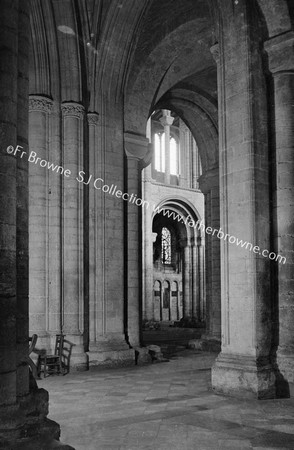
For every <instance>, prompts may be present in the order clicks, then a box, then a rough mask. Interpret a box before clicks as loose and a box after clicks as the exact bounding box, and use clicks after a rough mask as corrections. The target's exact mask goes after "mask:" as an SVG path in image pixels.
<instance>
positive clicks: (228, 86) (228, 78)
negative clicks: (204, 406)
mask: <svg viewBox="0 0 294 450" xmlns="http://www.w3.org/2000/svg"><path fill="white" fill-rule="evenodd" d="M222 14H223V21H224V26H223V31H222V33H223V34H222V35H221V42H220V57H219V61H218V64H217V66H218V92H219V102H218V104H219V136H220V140H219V143H220V180H221V184H220V196H221V228H222V231H223V232H224V233H225V234H230V236H233V237H235V238H239V239H242V240H243V241H247V242H249V243H251V244H252V245H253V246H257V245H258V246H259V247H260V248H261V249H269V245H270V230H269V181H268V180H269V176H268V142H267V134H268V130H267V126H266V124H267V104H266V90H265V80H264V76H263V68H262V61H261V54H260V42H259V33H260V27H259V24H258V23H257V20H256V19H257V18H256V16H255V15H254V11H253V10H252V8H251V5H249V3H248V2H246V1H245V0H239V2H238V4H236V5H234V8H233V9H232V8H231V4H229V3H227V4H225V5H224V8H223V10H222ZM224 55H225V58H224ZM228 239H229V238H227V239H226V240H224V239H222V240H221V245H222V248H221V250H222V252H221V268H222V351H221V353H220V355H219V356H218V358H217V360H216V363H215V365H214V367H213V369H212V387H213V389H214V390H215V391H216V392H219V393H224V394H229V395H235V396H242V397H244V396H253V397H255V398H256V397H257V398H272V397H274V396H275V394H276V393H275V390H276V388H275V383H276V379H275V373H274V369H273V366H272V364H271V348H272V312H271V309H272V308H271V291H270V261H269V259H266V258H264V257H263V256H262V255H261V254H260V253H259V252H256V251H255V252H254V251H249V249H248V250H246V249H243V248H240V247H239V246H237V245H236V244H234V239H231V240H230V241H229V240H228Z"/></svg>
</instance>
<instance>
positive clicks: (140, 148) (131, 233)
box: [124, 133, 150, 347]
mask: <svg viewBox="0 0 294 450" xmlns="http://www.w3.org/2000/svg"><path fill="white" fill-rule="evenodd" d="M124 138H125V153H126V158H127V192H128V195H129V201H127V202H126V209H127V235H126V240H127V255H128V259H127V310H128V317H127V321H128V325H127V333H128V339H129V343H130V344H131V345H132V346H133V347H135V346H138V345H139V344H140V335H139V330H140V320H142V314H141V308H142V282H141V280H142V259H141V258H142V256H141V255H142V250H141V247H142V241H141V238H140V236H141V226H142V219H141V218H142V208H146V209H147V210H148V209H149V208H150V205H149V203H148V202H146V201H143V200H142V193H141V169H142V167H140V161H142V160H143V159H144V158H145V156H146V154H147V153H148V145H149V140H148V139H146V138H144V137H142V136H139V135H134V134H130V133H125V136H124ZM132 197H133V199H135V200H134V201H132V200H131V199H132Z"/></svg>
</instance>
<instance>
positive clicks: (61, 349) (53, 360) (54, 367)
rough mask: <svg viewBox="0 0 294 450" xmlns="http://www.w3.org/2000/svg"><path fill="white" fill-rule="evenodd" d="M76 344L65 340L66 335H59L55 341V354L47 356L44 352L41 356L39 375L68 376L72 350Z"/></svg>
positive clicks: (39, 359)
mask: <svg viewBox="0 0 294 450" xmlns="http://www.w3.org/2000/svg"><path fill="white" fill-rule="evenodd" d="M73 345H74V344H72V343H71V342H70V341H67V340H66V339H65V335H63V334H57V335H56V341H55V351H54V354H47V353H46V351H44V350H43V354H39V358H38V375H39V376H40V374H41V372H42V371H43V373H44V378H46V377H47V375H52V374H57V375H60V374H62V375H66V374H67V373H68V372H69V365H70V356H71V349H72V347H73Z"/></svg>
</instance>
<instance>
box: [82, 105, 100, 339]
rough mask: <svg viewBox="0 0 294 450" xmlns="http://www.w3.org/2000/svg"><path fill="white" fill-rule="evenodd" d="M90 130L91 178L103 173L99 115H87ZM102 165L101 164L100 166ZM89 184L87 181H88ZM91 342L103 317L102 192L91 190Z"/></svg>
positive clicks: (93, 113) (92, 113)
mask: <svg viewBox="0 0 294 450" xmlns="http://www.w3.org/2000/svg"><path fill="white" fill-rule="evenodd" d="M87 120H88V130H89V174H88V175H89V176H90V175H91V174H92V172H93V174H94V173H95V174H97V175H98V174H100V173H101V161H100V159H101V151H99V149H98V148H97V140H98V123H99V114H98V113H95V112H91V113H88V114H87ZM99 163H100V164H99ZM86 182H87V181H86ZM88 195H89V340H90V342H94V341H95V338H96V334H97V331H98V329H99V322H101V321H103V316H102V314H101V310H100V308H99V303H98V298H99V290H101V289H102V283H103V280H102V277H101V270H100V271H99V234H98V233H99V225H100V224H99V210H98V208H97V204H98V202H99V197H100V196H101V192H100V191H98V190H97V189H93V188H91V187H90V188H89V194H88Z"/></svg>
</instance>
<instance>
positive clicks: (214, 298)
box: [199, 169, 221, 350]
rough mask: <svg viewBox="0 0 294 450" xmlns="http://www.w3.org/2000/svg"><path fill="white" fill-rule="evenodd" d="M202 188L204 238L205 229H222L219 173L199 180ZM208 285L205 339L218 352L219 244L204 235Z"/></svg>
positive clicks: (211, 172) (214, 171) (212, 170)
mask: <svg viewBox="0 0 294 450" xmlns="http://www.w3.org/2000/svg"><path fill="white" fill-rule="evenodd" d="M199 186H200V189H201V191H202V192H203V194H204V199H205V208H204V211H205V226H204V225H202V226H201V228H200V230H201V233H203V234H205V228H206V227H211V228H212V229H218V228H219V223H220V217H219V171H218V169H211V170H209V171H207V172H206V173H205V174H203V175H202V176H201V177H200V178H199ZM202 254H203V252H202ZM205 281H206V283H205V286H206V288H205V289H206V333H205V335H204V336H203V339H204V340H206V341H207V343H206V345H207V346H208V348H211V349H213V350H219V349H220V339H221V287H220V241H219V239H218V238H217V236H216V235H214V236H212V235H209V234H206V235H205ZM202 292H203V289H202Z"/></svg>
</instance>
